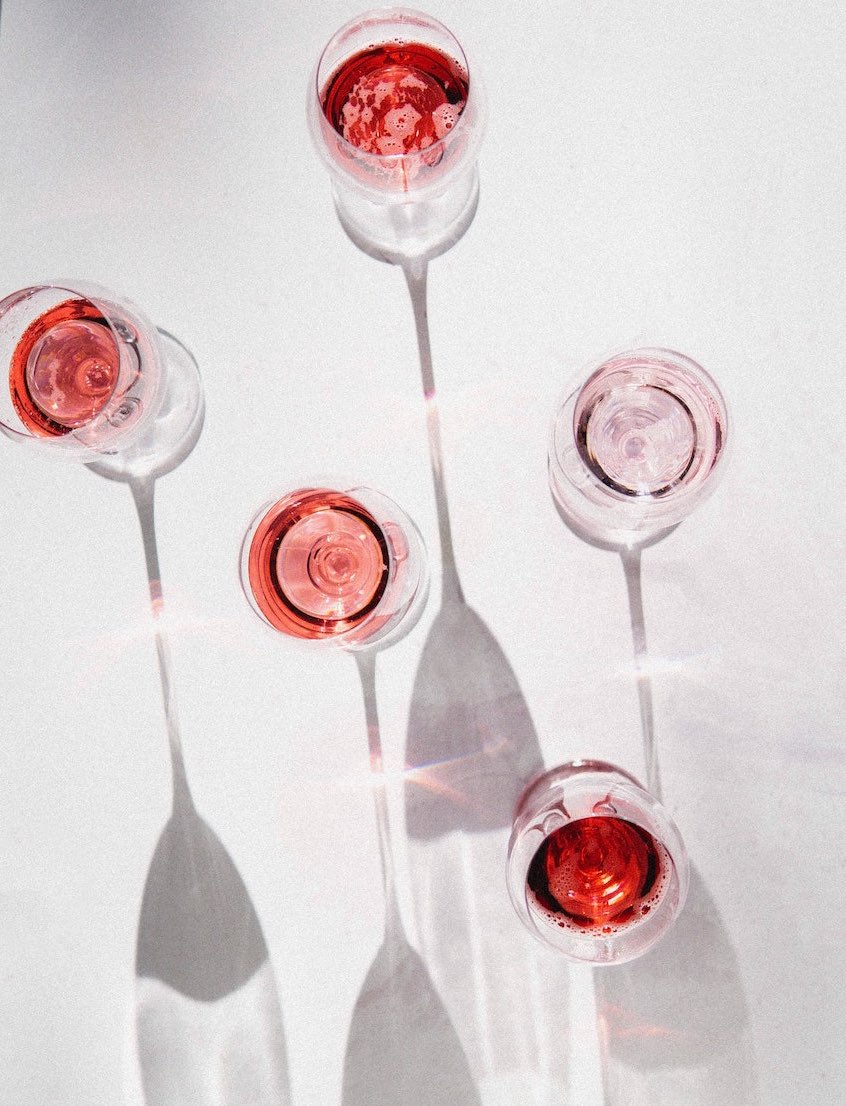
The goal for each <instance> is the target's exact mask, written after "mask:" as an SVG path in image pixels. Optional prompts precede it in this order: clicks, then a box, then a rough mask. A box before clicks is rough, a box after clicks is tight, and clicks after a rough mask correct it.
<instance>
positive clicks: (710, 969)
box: [595, 868, 760, 1106]
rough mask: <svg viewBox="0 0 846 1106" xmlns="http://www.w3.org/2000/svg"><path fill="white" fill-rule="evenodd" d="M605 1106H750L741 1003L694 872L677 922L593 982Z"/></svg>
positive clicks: (710, 903) (729, 955) (735, 973)
mask: <svg viewBox="0 0 846 1106" xmlns="http://www.w3.org/2000/svg"><path fill="white" fill-rule="evenodd" d="M595 987H596V1002H597V1013H598V1017H599V1025H600V1044H601V1049H602V1061H603V1083H604V1092H605V1093H604V1102H605V1106H653V1104H654V1103H674V1104H675V1103H684V1106H726V1104H727V1103H731V1106H757V1104H758V1103H759V1101H760V1100H759V1097H758V1092H757V1087H756V1080H755V1063H754V1055H753V1051H752V1044H751V1040H750V1031H749V1015H748V1009H747V1005H746V996H745V994H744V992H743V987H742V984H741V981H740V973H739V969H738V964H737V960H736V958H735V955H734V950H733V949H732V947H731V943H730V941H729V937H728V934H727V933H726V930H725V927H724V925H723V923H722V920H721V918H720V915H719V912H718V910H717V905H716V903H715V902H714V900H713V898H712V897H711V895H710V893H709V892H708V889H707V887H706V886H705V884H704V882H703V880H702V877H701V876H700V875H699V873H698V872H697V870H696V869H695V868H693V869H692V870H691V881H690V891H689V893H688V899H687V903H686V905H685V908H684V910H683V911H682V914H681V915H680V917H679V919H678V921H677V922H676V924H675V926H674V927H673V929H672V930H670V932H669V933H668V934H667V935H666V936H665V937H664V938H663V939H662V941H661V943H660V944H659V945H657V946H656V947H655V948H654V949H652V950H651V951H650V952H648V953H647V954H646V955H645V956H643V957H641V958H640V959H639V960H633V961H631V963H629V964H622V965H620V966H619V967H611V968H602V969H597V970H596V972H595Z"/></svg>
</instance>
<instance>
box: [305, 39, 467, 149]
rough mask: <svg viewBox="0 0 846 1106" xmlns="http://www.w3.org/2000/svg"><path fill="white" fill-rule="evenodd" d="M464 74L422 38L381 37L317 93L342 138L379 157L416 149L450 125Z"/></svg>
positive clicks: (463, 93)
mask: <svg viewBox="0 0 846 1106" xmlns="http://www.w3.org/2000/svg"><path fill="white" fill-rule="evenodd" d="M467 91H468V84H467V74H466V72H465V71H464V70H463V68H462V67H461V66H460V65H459V64H458V62H456V61H454V60H453V59H452V58H449V57H447V55H446V54H443V53H441V51H440V50H437V49H435V48H434V47H433V46H427V45H426V44H425V43H422V42H407V43H399V42H387V43H383V44H380V45H377V46H372V47H370V48H368V49H365V50H361V51H359V52H358V53H356V54H354V55H353V56H352V57H349V58H347V59H346V60H345V61H344V62H343V63H342V64H341V65H340V66H339V68H338V69H337V70H336V71H335V72H334V73H333V75H332V76H331V77H330V79H329V81H328V83H327V85H326V87H325V89H324V90H323V93H322V105H321V106H322V108H323V111H324V114H325V115H326V118H327V119H328V120H329V122H330V123H331V125H332V126H333V127H334V128H335V130H336V131H337V132H338V134H340V135H342V136H343V137H344V138H345V139H346V141H347V142H349V143H350V144H351V145H352V146H355V147H356V148H357V149H359V150H362V151H364V152H366V153H370V154H377V155H380V156H391V155H401V154H411V153H419V152H420V151H421V150H426V149H428V148H429V147H431V146H434V145H435V144H436V143H438V142H440V140H441V139H442V138H444V137H446V135H447V134H448V133H449V132H450V131H451V130H452V128H453V127H454V126H455V123H456V121H457V119H458V117H459V115H460V114H461V112H462V110H463V108H464V105H465V103H466V100H467Z"/></svg>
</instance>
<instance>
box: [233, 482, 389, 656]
mask: <svg viewBox="0 0 846 1106" xmlns="http://www.w3.org/2000/svg"><path fill="white" fill-rule="evenodd" d="M388 566H389V556H388V547H387V543H386V541H385V537H384V534H383V533H382V531H381V529H380V527H379V525H378V524H377V522H376V520H375V519H374V518H373V516H372V515H371V514H370V513H369V512H368V511H367V510H366V509H365V508H364V507H363V506H362V505H361V504H360V503H358V502H357V501H356V500H354V499H352V498H351V497H350V496H347V495H344V494H343V493H341V492H336V491H331V490H329V489H326V488H309V489H306V490H304V491H299V492H294V493H293V494H292V495H289V496H286V497H285V498H284V499H282V500H280V501H279V502H278V503H275V504H274V505H273V506H272V507H271V508H270V509H269V510H268V511H267V512H266V513H265V515H264V516H263V518H262V519H261V521H260V522H259V524H258V526H257V527H256V529H255V532H254V534H253V536H252V540H251V542H250V548H249V554H248V561H247V574H248V578H249V586H250V589H251V591H252V593H253V597H254V599H255V602H256V604H257V605H258V607H259V610H260V611H261V612H262V614H263V615H264V617H265V618H266V619H267V621H268V622H269V623H270V625H271V626H273V627H274V629H276V630H281V631H282V632H283V633H286V634H290V635H291V636H293V637H298V638H312V639H314V638H326V637H332V636H334V635H337V634H342V633H345V632H346V631H348V630H350V629H351V628H353V627H355V626H356V625H358V624H359V623H360V622H362V620H363V619H365V618H366V617H367V616H368V615H369V614H370V613H371V612H372V611H373V609H374V608H375V607H376V605H377V604H378V603H379V600H380V599H381V598H382V595H383V594H384V591H385V587H386V586H387V583H388V576H389V568H388Z"/></svg>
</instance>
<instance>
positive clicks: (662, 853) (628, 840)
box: [526, 815, 670, 934]
mask: <svg viewBox="0 0 846 1106" xmlns="http://www.w3.org/2000/svg"><path fill="white" fill-rule="evenodd" d="M669 864H670V861H669V857H668V856H667V853H666V850H665V849H664V847H663V846H662V845H661V844H660V843H659V842H657V841H656V840H655V838H654V837H652V835H651V834H649V833H647V831H646V830H643V829H641V828H640V827H639V826H636V825H634V824H633V823H632V822H627V821H626V820H625V819H623V818H614V817H608V816H605V815H602V816H600V815H597V816H596V817H591V818H579V819H577V820H575V821H573V822H568V823H567V825H565V826H562V827H561V828H560V829H557V830H555V831H554V832H553V833H551V834H550V835H549V837H547V838H546V840H545V841H544V842H543V844H542V845H541V847H540V848H539V849H538V851H537V853H536V854H535V856H534V859H533V860H532V863H531V865H530V866H529V872H528V875H527V877H526V878H527V883H528V885H529V889H530V891H531V895H530V900H533V903H534V906H535V909H536V910H539V911H540V912H541V913H542V914H544V915H545V916H546V917H547V918H548V920H550V921H552V922H556V923H557V924H558V925H563V926H566V927H568V928H575V929H580V930H594V931H599V932H601V933H604V934H611V933H613V932H615V931H616V930H617V929H619V928H621V927H623V926H629V925H631V924H632V923H634V922H637V921H638V920H639V919H640V918H643V917H645V916H646V915H647V914H649V912H650V910H651V909H652V908H653V907H654V906H655V904H656V903H657V902H658V901H659V899H660V897H661V894H662V893H663V890H664V886H665V885H666V880H667V874H668V866H669Z"/></svg>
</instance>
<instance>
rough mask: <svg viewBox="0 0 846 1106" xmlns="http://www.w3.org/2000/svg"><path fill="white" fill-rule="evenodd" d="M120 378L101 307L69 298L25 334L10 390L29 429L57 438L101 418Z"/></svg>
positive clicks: (13, 365) (13, 366)
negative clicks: (98, 417)
mask: <svg viewBox="0 0 846 1106" xmlns="http://www.w3.org/2000/svg"><path fill="white" fill-rule="evenodd" d="M119 375H120V351H119V349H118V345H117V342H116V340H115V337H114V334H113V333H112V331H111V329H110V327H109V325H108V323H107V321H106V320H105V319H104V318H103V317H102V313H101V311H100V310H99V308H98V307H97V306H96V305H95V304H93V303H89V302H88V301H87V300H79V299H75V300H67V301H65V302H64V303H60V304H57V305H56V306H55V307H53V308H51V309H50V310H49V311H46V312H45V313H44V314H43V315H41V316H39V317H38V318H37V319H36V320H35V321H34V322H33V323H31V324H30V325H29V327H27V329H26V330H25V331H24V333H23V335H22V336H21V338H20V340H19V342H18V344H17V346H16V347H15V351H14V353H13V355H12V361H11V365H10V370H9V389H10V392H11V397H12V402H13V404H14V406H15V410H16V411H17V414H18V416H19V418H20V420H21V422H22V423H23V425H24V426H25V427H26V429H27V430H28V431H30V433H32V434H37V435H39V436H41V437H57V436H59V435H62V434H68V433H69V432H70V431H71V430H76V429H79V428H80V427H83V426H86V425H87V424H88V423H90V422H91V421H92V420H93V419H95V418H96V417H97V415H99V414H100V412H101V411H102V410H103V408H104V407H105V406H106V404H107V403H108V401H109V399H110V398H111V396H112V394H113V392H114V389H115V387H116V385H117V382H118V377H119Z"/></svg>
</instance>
